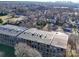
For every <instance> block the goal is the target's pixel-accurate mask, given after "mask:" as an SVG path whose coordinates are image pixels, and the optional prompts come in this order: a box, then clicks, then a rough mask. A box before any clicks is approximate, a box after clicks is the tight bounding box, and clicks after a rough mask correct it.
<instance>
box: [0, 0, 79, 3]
mask: <svg viewBox="0 0 79 59" xmlns="http://www.w3.org/2000/svg"><path fill="white" fill-rule="evenodd" d="M0 1H1V0H0ZM2 1H38V2H39V1H40V2H55V1H71V2H75V3H79V0H2Z"/></svg>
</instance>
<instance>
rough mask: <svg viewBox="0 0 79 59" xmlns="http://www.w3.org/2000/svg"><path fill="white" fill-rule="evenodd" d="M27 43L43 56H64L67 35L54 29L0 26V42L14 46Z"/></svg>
mask: <svg viewBox="0 0 79 59" xmlns="http://www.w3.org/2000/svg"><path fill="white" fill-rule="evenodd" d="M19 42H23V43H27V44H28V45H30V46H31V47H33V48H35V49H37V50H38V51H39V52H40V53H41V54H42V55H43V56H45V57H49V56H51V57H52V56H58V57H61V56H64V53H65V50H66V49H67V43H68V35H67V34H65V33H61V32H55V31H51V32H48V31H42V30H38V29H36V28H31V29H26V28H23V27H18V26H13V25H4V26H0V43H2V44H5V45H9V46H12V47H14V45H15V44H16V43H19Z"/></svg>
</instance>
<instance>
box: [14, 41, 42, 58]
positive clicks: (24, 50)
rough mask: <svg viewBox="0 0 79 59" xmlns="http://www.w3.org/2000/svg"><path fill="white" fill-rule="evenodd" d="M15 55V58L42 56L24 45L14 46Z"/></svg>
mask: <svg viewBox="0 0 79 59" xmlns="http://www.w3.org/2000/svg"><path fill="white" fill-rule="evenodd" d="M15 55H16V56H17V57H41V56H42V55H41V54H40V53H39V52H38V51H37V50H36V49H34V48H32V47H30V46H28V45H27V44H26V43H21V42H20V43H18V44H16V46H15Z"/></svg>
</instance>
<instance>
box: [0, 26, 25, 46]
mask: <svg viewBox="0 0 79 59" xmlns="http://www.w3.org/2000/svg"><path fill="white" fill-rule="evenodd" d="M24 30H26V29H25V28H22V27H18V26H14V25H3V26H0V43H1V44H5V45H9V46H12V47H13V46H14V45H15V44H16V41H17V37H16V36H17V35H19V34H20V33H22V32H23V31H24Z"/></svg>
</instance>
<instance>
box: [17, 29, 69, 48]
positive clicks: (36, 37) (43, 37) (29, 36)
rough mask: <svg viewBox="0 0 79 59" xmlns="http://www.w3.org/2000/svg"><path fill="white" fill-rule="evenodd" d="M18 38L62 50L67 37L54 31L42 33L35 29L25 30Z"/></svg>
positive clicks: (65, 45) (65, 46)
mask: <svg viewBox="0 0 79 59" xmlns="http://www.w3.org/2000/svg"><path fill="white" fill-rule="evenodd" d="M18 37H19V38H23V39H26V40H31V41H35V42H39V43H44V44H48V45H52V46H56V47H61V48H64V49H66V48H67V43H68V35H67V34H65V33H61V32H55V31H51V32H49V31H42V30H38V29H36V28H31V29H28V30H26V31H24V32H23V33H22V34H20V35H19V36H18Z"/></svg>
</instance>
